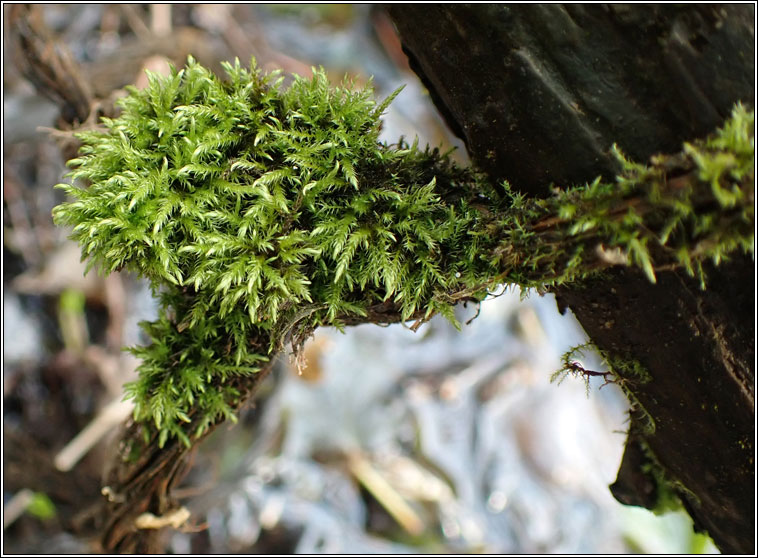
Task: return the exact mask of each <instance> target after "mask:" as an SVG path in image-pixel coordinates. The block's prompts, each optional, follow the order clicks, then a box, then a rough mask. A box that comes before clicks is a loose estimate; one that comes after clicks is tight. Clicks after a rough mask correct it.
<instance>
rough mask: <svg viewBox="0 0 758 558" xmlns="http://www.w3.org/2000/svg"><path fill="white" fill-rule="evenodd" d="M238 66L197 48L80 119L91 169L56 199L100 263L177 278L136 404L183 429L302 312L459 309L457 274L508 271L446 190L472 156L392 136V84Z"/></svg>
mask: <svg viewBox="0 0 758 558" xmlns="http://www.w3.org/2000/svg"><path fill="white" fill-rule="evenodd" d="M225 69H226V72H227V74H228V75H227V80H226V81H222V80H220V79H219V78H217V77H216V76H214V75H213V74H211V73H210V72H209V71H208V70H206V69H205V68H203V67H201V66H200V65H198V64H197V63H196V62H194V61H193V60H190V61H189V63H188V64H187V67H186V68H184V69H182V70H178V71H177V70H173V71H172V72H171V75H170V76H168V77H166V78H160V77H157V76H150V85H149V87H147V88H146V89H145V90H143V91H138V90H136V89H131V90H130V91H129V96H128V97H126V98H124V99H123V100H121V101H120V108H121V109H122V113H121V115H120V116H119V117H118V118H115V119H113V120H109V119H104V121H103V125H104V129H103V130H94V131H87V132H82V133H80V134H78V136H77V137H78V138H79V139H81V141H82V142H83V147H82V148H81V156H80V157H78V158H77V159H74V160H72V161H70V162H69V165H70V166H72V167H73V169H74V170H73V172H71V173H70V176H71V177H72V178H73V179H75V180H84V181H87V182H89V183H90V185H89V187H87V188H78V187H76V186H72V185H67V184H64V185H60V186H59V187H60V188H62V189H63V190H65V191H66V193H67V194H69V196H71V197H72V198H74V201H71V202H69V203H66V204H63V205H61V206H59V207H57V208H56V209H55V212H54V216H55V220H56V222H57V223H59V224H66V225H72V226H73V234H72V238H74V239H75V240H76V241H78V242H79V243H80V244H81V246H82V254H83V256H86V257H89V258H90V261H91V262H92V263H96V264H99V265H100V266H101V267H102V268H103V269H105V270H106V271H114V270H118V269H122V268H126V269H130V270H133V271H136V272H137V273H139V274H141V275H143V276H145V277H147V278H148V279H149V280H150V281H151V284H152V286H153V288H154V290H155V291H161V292H162V295H161V298H162V305H161V308H162V315H161V317H160V318H159V320H157V321H156V322H154V323H152V324H147V325H146V326H145V330H146V331H147V333H148V334H149V336H150V338H151V339H152V341H153V343H152V344H151V345H150V346H148V347H145V348H139V349H136V350H135V351H134V352H135V353H136V354H137V355H138V356H140V357H141V358H142V360H143V364H142V366H141V367H140V370H139V371H140V379H139V380H138V381H137V382H136V383H134V384H132V385H131V386H130V387H129V392H130V394H131V395H132V396H133V397H134V399H135V401H136V403H137V411H136V415H137V418H139V419H147V418H150V419H152V420H153V421H154V423H155V425H156V427H157V428H158V429H162V430H164V431H165V430H166V429H168V430H169V431H170V432H171V433H173V434H176V435H180V436H182V437H185V436H184V435H183V434H182V429H181V428H180V423H181V422H189V421H190V420H191V419H190V410H192V409H200V415H202V416H206V417H210V418H208V419H207V420H203V421H201V423H200V426H199V428H198V432H201V431H202V430H203V429H204V428H205V427H206V426H207V424H208V423H209V422H212V421H213V420H215V418H216V417H219V416H222V415H228V414H229V412H230V409H231V406H230V405H229V404H228V403H229V402H230V401H233V400H234V397H235V392H234V390H233V389H232V388H230V387H228V386H227V385H226V384H227V378H228V377H230V376H237V375H246V374H250V373H253V372H255V371H256V369H257V367H258V366H259V365H260V363H262V362H265V361H266V360H267V359H268V357H269V356H270V353H271V352H272V351H273V350H275V349H277V348H278V347H277V343H278V342H279V341H281V339H279V338H278V337H280V336H279V335H277V336H275V335H272V332H277V333H280V334H281V333H283V332H284V330H285V329H288V328H291V327H292V325H293V322H294V321H297V320H298V319H299V317H302V320H306V322H307V323H306V324H305V325H304V326H301V327H305V326H307V327H310V328H313V327H315V326H317V325H320V324H322V323H329V324H337V325H339V322H340V320H342V319H344V318H346V317H349V316H355V315H357V316H362V315H365V313H366V308H367V307H368V306H369V305H370V304H372V303H375V301H377V300H379V301H386V300H389V301H391V302H393V303H395V304H397V305H399V307H400V311H401V314H402V317H403V318H404V319H408V318H409V317H411V316H412V315H414V314H415V313H417V312H418V311H419V310H420V309H423V311H424V312H425V313H426V314H431V313H432V312H435V311H438V312H442V313H443V314H446V315H449V316H452V306H451V304H450V302H451V301H450V300H448V297H447V296H446V293H447V291H449V290H461V289H462V288H467V287H471V290H472V292H471V295H472V296H480V297H483V296H484V294H485V292H486V291H485V290H484V289H483V288H482V287H481V286H479V285H481V284H483V283H485V282H486V281H487V280H488V279H489V278H491V277H492V276H493V273H492V270H491V269H490V268H488V267H487V265H486V262H484V261H483V260H482V259H481V258H480V257H479V253H478V251H477V245H476V242H471V241H470V240H469V236H470V233H471V230H472V228H473V225H474V223H475V221H476V219H477V216H478V212H477V211H476V210H474V209H472V208H471V207H470V205H469V204H468V202H467V201H466V200H465V199H463V198H462V197H461V196H458V197H457V199H452V200H449V201H445V200H442V199H441V197H440V194H439V193H438V187H439V185H438V180H439V181H443V182H444V187H445V188H446V189H456V187H457V184H459V183H463V182H466V183H471V182H472V174H471V173H470V172H469V171H467V170H464V169H460V168H458V167H456V166H455V165H453V164H452V163H451V162H450V161H449V160H448V159H447V158H446V157H444V156H441V155H440V154H439V153H438V152H437V151H436V150H435V151H429V150H423V151H422V150H419V149H418V148H417V147H416V146H415V145H413V146H409V145H407V144H405V143H403V142H401V143H399V144H397V145H386V144H382V143H379V141H378V135H379V128H380V121H379V117H380V115H381V113H382V111H383V110H384V109H385V108H386V106H387V104H388V103H389V102H390V101H391V99H392V98H393V97H394V94H393V96H391V97H390V98H389V99H387V100H386V101H385V102H384V103H383V104H381V105H377V104H376V103H375V102H374V100H373V95H372V90H371V88H370V87H367V88H364V89H355V88H354V87H352V85H351V84H350V83H344V84H343V85H342V86H340V87H336V88H332V87H330V85H329V83H328V81H327V78H326V75H325V73H324V72H323V71H321V70H315V71H314V75H313V77H312V79H304V78H299V77H296V78H295V81H294V83H293V84H292V85H291V86H290V87H289V88H287V89H281V88H280V87H279V85H280V81H281V80H280V79H278V80H277V79H275V78H276V76H275V75H268V76H267V75H264V74H262V73H261V71H260V70H257V69H255V68H254V65H253V69H252V70H246V69H244V68H242V67H241V66H240V65H239V63H236V64H235V65H230V64H227V65H226V66H225ZM395 94H397V92H395ZM484 192H485V194H489V192H487V191H486V190H485V191H484ZM304 309H307V312H303V310H304ZM302 320H301V321H302ZM264 338H267V339H268V341H269V345H270V346H262V344H261V343H260V342H256V343H251V339H256V340H258V341H260V340H261V339H264ZM164 439H165V437H164Z"/></svg>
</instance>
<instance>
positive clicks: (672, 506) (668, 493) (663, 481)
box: [640, 440, 700, 515]
mask: <svg viewBox="0 0 758 558" xmlns="http://www.w3.org/2000/svg"><path fill="white" fill-rule="evenodd" d="M640 444H642V449H643V451H644V453H645V457H646V460H645V463H644V464H643V465H642V472H643V473H646V474H647V475H650V476H651V477H652V478H653V480H654V481H655V486H656V502H655V505H654V506H653V508H652V511H653V513H655V514H656V515H662V514H664V513H667V512H672V511H678V510H680V509H682V507H683V506H682V497H683V496H685V495H686V496H687V497H688V499H689V500H690V502H692V503H694V504H696V505H699V502H700V500H699V499H698V497H697V496H696V495H695V493H694V492H692V491H691V490H690V489H688V488H687V487H686V486H684V484H682V482H681V481H678V480H675V479H672V478H671V477H670V475H669V473H668V472H667V471H666V469H665V468H664V467H663V466H662V465H661V464H660V462H659V461H658V458H657V457H656V456H655V453H654V452H653V450H652V449H651V448H650V446H649V445H648V444H647V443H646V442H645V441H644V440H640Z"/></svg>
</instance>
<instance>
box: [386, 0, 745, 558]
mask: <svg viewBox="0 0 758 558" xmlns="http://www.w3.org/2000/svg"><path fill="white" fill-rule="evenodd" d="M386 10H387V12H388V13H389V15H390V17H391V18H392V20H393V21H394V23H395V25H396V27H397V30H398V32H399V35H400V38H401V40H402V43H403V48H404V50H405V52H406V54H407V55H408V58H409V62H410V65H411V68H413V69H414V71H415V72H416V73H417V74H418V75H419V76H420V78H421V79H422V81H423V82H424V84H425V85H426V86H427V88H428V89H429V92H430V95H431V96H432V99H433V100H434V101H435V104H436V106H437V108H438V109H439V110H440V112H441V113H442V114H443V116H444V117H445V119H446V121H447V122H448V124H449V126H450V128H451V129H452V130H453V131H454V132H455V133H456V134H457V135H459V136H460V137H461V138H462V139H463V140H464V141H465V143H466V146H467V149H468V151H469V154H470V155H471V157H472V160H473V161H474V162H475V164H476V165H478V166H479V167H480V168H481V169H482V170H484V171H485V172H486V173H488V174H489V175H490V177H492V178H493V179H495V180H503V179H507V180H508V181H509V182H510V184H511V186H512V187H513V188H514V189H517V190H521V191H523V192H525V193H527V194H529V195H533V196H540V197H541V196H546V195H548V194H549V191H550V186H551V185H552V184H557V185H565V186H568V185H572V184H576V183H583V182H586V181H590V180H592V179H594V178H595V177H596V176H598V175H602V176H604V177H605V178H611V177H612V176H613V175H614V174H615V172H616V171H617V167H616V163H615V162H614V160H613V158H612V157H611V155H610V151H609V150H610V147H611V145H612V144H613V143H614V142H615V143H617V144H618V145H619V146H620V147H621V149H622V150H623V151H624V152H625V153H627V154H628V155H629V156H631V157H632V158H634V159H636V160H642V161H644V160H646V159H647V158H649V157H650V156H651V155H652V154H654V153H657V152H674V151H678V150H679V149H680V148H681V144H682V142H684V141H687V140H691V139H694V138H697V137H702V136H705V135H707V134H708V133H710V132H712V131H713V130H714V129H715V128H716V127H718V126H720V125H721V124H722V122H723V120H724V119H725V118H726V117H727V115H728V114H729V112H730V110H731V108H732V105H733V104H734V103H735V102H736V101H742V102H744V103H746V104H752V99H753V97H754V83H755V77H754V70H755V68H754V24H753V22H754V6H752V5H702V4H701V5H685V6H674V5H652V6H650V5H612V6H602V5H566V6H562V5H423V6H421V5H409V4H394V5H391V6H388V7H387V8H386ZM754 278H755V273H754V263H753V260H752V259H751V258H750V257H746V256H739V257H734V258H733V259H732V261H730V262H726V263H722V265H721V266H719V267H718V268H713V267H709V269H708V285H707V289H706V290H705V291H703V290H701V289H700V287H699V284H698V283H697V282H696V281H694V280H693V279H692V278H690V277H688V276H687V275H686V273H684V272H682V271H673V272H665V273H662V274H661V275H660V277H659V278H658V282H657V284H655V285H653V284H651V283H649V282H648V281H647V279H646V278H645V277H644V276H643V275H642V273H641V272H637V271H633V270H625V269H622V270H617V269H616V270H613V271H611V272H609V273H608V274H606V275H605V276H604V277H603V278H601V279H593V280H591V281H588V282H586V283H585V284H583V285H572V286H563V287H560V288H557V289H555V294H556V295H557V299H558V301H559V305H560V306H561V307H562V308H565V307H569V308H571V310H572V311H573V312H574V314H575V315H576V316H577V318H578V319H579V321H580V322H581V323H582V325H583V327H584V328H585V330H586V332H587V333H588V335H589V336H590V338H591V339H592V341H594V342H595V343H596V344H597V346H598V347H599V348H601V349H603V350H606V351H609V352H610V353H611V354H614V355H618V356H621V357H624V358H630V357H631V358H634V359H636V360H638V361H639V362H641V363H642V365H643V366H645V368H647V370H648V371H649V372H650V374H651V376H652V380H651V381H649V382H647V383H644V384H643V383H641V382H639V381H638V382H636V383H635V379H634V378H626V380H628V386H629V387H630V389H631V390H632V392H633V394H634V397H635V398H636V399H637V405H636V406H637V407H638V411H636V412H635V413H634V416H633V420H632V428H631V429H630V434H629V437H628V445H627V450H626V452H625V456H624V459H623V461H622V465H621V468H620V470H619V477H618V479H617V481H616V483H615V484H614V485H613V486H612V487H611V490H612V492H613V494H614V495H615V496H616V497H617V498H618V499H619V500H620V501H622V502H623V503H627V504H632V505H644V506H646V507H652V506H653V505H654V504H655V502H656V494H657V492H658V490H659V488H660V487H658V486H656V482H657V481H656V479H655V478H654V476H653V475H651V474H650V472H649V467H650V461H651V459H654V460H656V461H657V462H658V465H659V466H660V467H661V468H662V470H663V471H665V474H666V478H667V479H668V480H669V481H670V482H672V483H674V485H675V486H677V487H678V488H677V489H676V490H677V492H678V494H679V496H680V498H681V499H682V501H683V503H684V505H685V507H686V508H687V509H688V510H689V512H690V514H691V516H692V517H693V520H694V522H695V525H696V527H697V528H699V529H703V530H705V531H707V532H708V533H709V534H710V535H711V537H712V538H713V539H714V541H715V542H716V544H717V545H718V546H719V548H720V549H721V550H722V551H724V552H735V553H746V554H752V553H753V552H754V551H755V538H754V534H755V515H754V512H755V509H754V494H755V484H754V481H755V473H754V463H753V454H754V449H753V443H754V438H755V427H754V425H755V413H754V377H755V369H754V355H755V330H754V321H753V319H754V312H755V294H754V293H755V291H754ZM642 409H644V411H642ZM644 414H647V415H648V416H649V417H650V418H652V419H653V421H654V424H655V430H654V432H650V431H649V430H648V431H646V430H645V429H643V428H641V427H640V426H639V425H641V424H642V420H643V418H644V417H643V415H644Z"/></svg>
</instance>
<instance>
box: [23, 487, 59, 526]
mask: <svg viewBox="0 0 758 558" xmlns="http://www.w3.org/2000/svg"><path fill="white" fill-rule="evenodd" d="M26 511H27V513H29V514H30V515H33V516H34V517H36V518H37V519H41V520H43V521H45V520H47V519H52V518H54V517H55V516H56V514H57V512H56V509H55V504H54V503H53V501H52V500H51V499H50V497H49V496H48V495H47V494H45V493H44V492H35V493H34V495H33V496H32V499H31V501H30V502H29V504H28V505H27V506H26Z"/></svg>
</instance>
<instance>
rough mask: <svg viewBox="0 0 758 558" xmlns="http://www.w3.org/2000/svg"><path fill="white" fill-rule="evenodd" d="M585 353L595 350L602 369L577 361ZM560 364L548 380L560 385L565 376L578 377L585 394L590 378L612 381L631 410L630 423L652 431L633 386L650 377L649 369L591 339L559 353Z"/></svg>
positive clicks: (643, 429) (653, 430) (647, 432)
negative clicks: (589, 366)
mask: <svg viewBox="0 0 758 558" xmlns="http://www.w3.org/2000/svg"><path fill="white" fill-rule="evenodd" d="M588 353H596V354H597V355H598V356H599V357H600V358H601V359H602V361H603V363H604V364H605V368H607V370H606V371H594V370H588V369H587V368H585V367H584V365H583V364H582V362H581V356H582V355H584V356H587V354H588ZM561 363H562V366H561V368H560V369H558V370H557V371H555V372H554V373H553V375H552V376H551V377H550V381H551V382H558V385H560V384H561V383H562V382H563V381H564V380H565V379H566V378H567V377H569V376H574V377H581V378H582V380H584V383H585V386H586V389H587V396H588V397H589V393H590V378H592V377H600V378H602V379H603V382H604V383H603V384H602V385H601V386H600V387H601V388H602V387H603V386H605V385H607V384H615V385H617V386H618V387H619V389H621V391H622V392H624V395H625V396H626V398H627V400H628V401H629V404H630V406H631V408H632V412H633V413H634V414H635V421H634V424H635V425H638V427H639V428H641V429H642V433H643V434H646V435H652V434H654V433H655V419H654V418H653V417H652V415H651V414H650V413H649V412H648V411H647V410H646V409H645V407H644V406H643V405H642V403H640V401H639V400H638V399H637V397H636V396H635V394H634V392H635V389H634V388H635V386H637V385H644V384H646V383H648V382H650V381H652V376H651V375H650V372H649V371H648V370H647V369H646V368H645V367H644V366H643V365H642V363H640V362H639V361H638V360H635V359H634V358H632V357H631V355H625V356H620V355H614V354H611V353H609V352H608V351H603V350H601V349H599V348H598V347H597V345H595V344H594V343H593V342H591V341H590V342H587V343H583V344H581V345H577V346H576V347H572V348H571V349H569V350H568V351H566V352H565V353H564V354H563V356H562V357H561Z"/></svg>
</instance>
